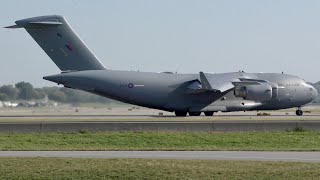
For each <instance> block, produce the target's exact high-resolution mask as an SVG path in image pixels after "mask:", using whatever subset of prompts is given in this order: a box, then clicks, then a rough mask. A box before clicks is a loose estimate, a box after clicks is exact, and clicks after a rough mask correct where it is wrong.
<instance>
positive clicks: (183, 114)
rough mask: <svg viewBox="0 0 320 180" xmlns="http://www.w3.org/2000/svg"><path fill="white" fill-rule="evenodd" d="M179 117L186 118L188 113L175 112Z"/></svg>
mask: <svg viewBox="0 0 320 180" xmlns="http://www.w3.org/2000/svg"><path fill="white" fill-rule="evenodd" d="M174 113H175V114H176V116H177V117H185V116H187V111H175V112H174Z"/></svg>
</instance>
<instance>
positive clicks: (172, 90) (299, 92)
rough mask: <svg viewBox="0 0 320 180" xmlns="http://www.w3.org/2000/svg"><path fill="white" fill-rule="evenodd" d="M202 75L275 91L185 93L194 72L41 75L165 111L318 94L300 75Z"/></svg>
mask: <svg viewBox="0 0 320 180" xmlns="http://www.w3.org/2000/svg"><path fill="white" fill-rule="evenodd" d="M206 76H207V78H208V79H209V80H210V81H229V82H232V81H236V80H237V79H239V78H247V79H260V80H266V81H269V82H272V83H275V84H277V85H278V88H277V94H276V95H275V96H273V97H272V98H271V99H269V100H266V101H262V102H258V101H255V100H246V99H244V98H242V97H236V96H235V93H234V89H235V88H231V89H230V90H227V91H225V92H223V93H221V92H210V91H207V92H203V93H186V86H185V85H184V84H185V83H186V82H189V81H192V80H194V79H200V77H199V75H198V74H173V73H149V72H134V71H112V70H89V71H79V72H68V73H62V74H58V75H53V76H47V77H44V79H46V80H50V81H53V82H56V83H58V84H63V85H64V86H66V87H70V88H74V89H80V90H85V91H88V92H91V93H95V94H98V95H102V96H105V97H108V98H112V99H115V100H118V101H122V102H126V103H130V104H135V105H139V106H144V107H149V108H155V109H161V110H166V111H187V112H193V111H194V112H205V111H213V112H217V111H223V112H230V111H245V110H278V109H286V108H292V107H301V106H303V105H305V104H307V103H309V102H311V101H312V100H313V99H314V98H315V97H316V96H317V95H318V93H317V91H316V89H315V88H314V87H313V86H311V85H310V84H308V83H307V82H305V81H304V80H303V79H301V78H299V77H297V76H292V75H287V74H275V73H244V72H235V73H221V74H206ZM224 83H225V82H224Z"/></svg>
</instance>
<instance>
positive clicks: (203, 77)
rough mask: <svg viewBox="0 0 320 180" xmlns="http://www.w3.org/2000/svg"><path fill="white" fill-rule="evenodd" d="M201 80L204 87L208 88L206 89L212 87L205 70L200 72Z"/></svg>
mask: <svg viewBox="0 0 320 180" xmlns="http://www.w3.org/2000/svg"><path fill="white" fill-rule="evenodd" d="M200 81H201V86H202V89H206V90H211V89H212V87H211V85H210V83H209V81H208V79H207V77H206V76H205V75H204V73H203V72H200Z"/></svg>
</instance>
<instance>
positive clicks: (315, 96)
mask: <svg viewBox="0 0 320 180" xmlns="http://www.w3.org/2000/svg"><path fill="white" fill-rule="evenodd" d="M312 88H313V94H312V98H313V99H315V98H317V97H318V91H317V89H316V88H314V87H313V86H312Z"/></svg>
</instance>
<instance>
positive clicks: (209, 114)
mask: <svg viewBox="0 0 320 180" xmlns="http://www.w3.org/2000/svg"><path fill="white" fill-rule="evenodd" d="M204 115H206V116H213V111H206V112H204Z"/></svg>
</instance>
